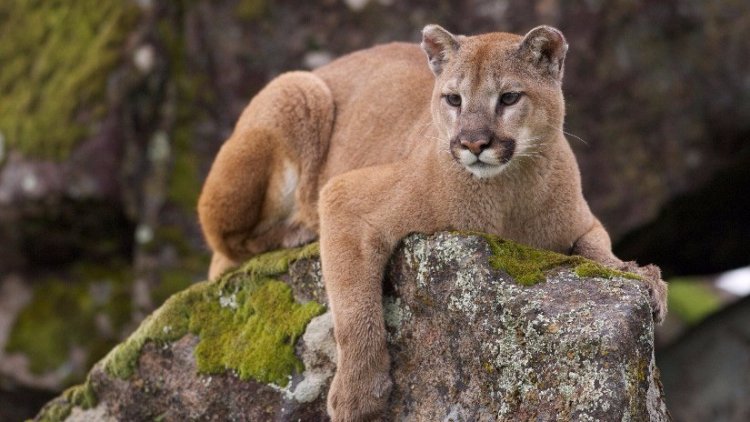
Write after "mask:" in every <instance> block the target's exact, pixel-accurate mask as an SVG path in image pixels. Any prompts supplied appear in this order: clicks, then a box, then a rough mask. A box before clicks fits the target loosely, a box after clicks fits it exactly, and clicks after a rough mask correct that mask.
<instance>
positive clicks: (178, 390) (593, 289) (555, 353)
mask: <svg viewBox="0 0 750 422" xmlns="http://www.w3.org/2000/svg"><path fill="white" fill-rule="evenodd" d="M491 254H492V252H491V250H490V248H489V246H488V244H487V242H486V241H485V240H484V239H483V238H482V237H477V236H464V235H453V234H446V233H442V234H437V235H433V236H424V235H413V236H411V237H409V238H407V239H406V240H405V241H404V243H403V246H402V247H401V249H400V250H399V251H398V252H397V253H396V254H395V256H394V259H393V260H392V262H391V265H390V267H389V271H388V276H387V281H386V285H387V286H388V287H387V291H386V297H385V299H384V305H385V307H386V324H387V326H388V329H389V333H388V335H389V344H390V351H391V356H392V359H393V365H392V371H391V373H392V376H393V379H394V390H393V394H392V396H391V404H390V407H389V410H388V415H387V417H388V419H389V420H454V421H458V420H487V421H490V420H528V419H537V418H540V419H541V420H551V419H556V418H563V419H567V420H591V421H593V420H606V421H608V420H612V421H620V420H651V421H666V420H669V415H668V412H667V410H666V406H665V404H664V401H663V394H662V391H661V386H660V383H659V378H658V372H657V370H656V367H655V363H654V358H653V324H652V321H651V312H650V309H649V305H648V300H647V297H646V292H645V289H644V288H643V287H641V286H640V284H639V283H638V282H637V281H634V280H629V279H624V278H614V279H604V278H593V279H590V278H588V279H587V278H584V279H582V278H579V277H578V276H576V275H575V273H574V272H572V271H571V269H569V268H557V269H554V270H552V271H550V272H549V273H548V274H547V281H546V282H542V283H539V284H536V285H533V286H528V287H525V286H521V285H519V284H517V283H516V282H515V281H514V280H513V279H512V278H510V276H508V275H507V274H506V273H505V272H504V271H503V270H501V269H494V268H492V267H491V266H490V265H489V262H488V259H489V257H490V255H491ZM316 263H317V260H315V259H306V260H302V261H298V262H296V263H292V264H291V266H290V268H291V271H290V272H289V275H287V276H284V277H286V279H287V280H288V281H289V282H290V283H292V284H298V285H300V284H304V286H302V287H301V288H295V289H293V290H294V291H295V293H296V294H297V296H298V298H300V297H310V296H317V295H319V294H320V293H322V286H321V280H320V278H319V270H318V269H317V268H318V267H317V265H316ZM302 268H307V269H308V270H309V272H307V273H304V275H303V272H301V271H300V270H301V269H302ZM312 280H315V281H314V282H311V281H312ZM209 296H210V295H207V296H205V298H204V300H215V299H209ZM164 313H167V312H166V311H165V312H164ZM159 315H162V314H155V316H152V318H157V319H158V318H162V317H163V315H162V316H159ZM152 323H153V321H152ZM250 341H252V339H250ZM197 343H198V338H197V337H195V336H193V335H187V336H184V337H182V338H180V339H178V340H176V341H172V342H165V343H153V342H147V343H146V345H145V347H143V349H142V350H141V352H140V356H139V357H138V358H137V362H138V366H137V368H136V370H135V372H134V373H133V375H132V376H131V377H130V378H127V379H118V378H116V377H113V376H112V375H110V374H109V373H107V370H106V367H107V365H108V364H107V363H106V360H105V361H103V362H101V363H100V364H98V365H96V366H95V368H94V370H93V371H92V373H91V374H90V378H89V384H88V386H89V387H90V388H91V389H92V391H93V395H95V396H96V400H95V401H94V402H90V403H89V404H88V405H83V406H81V407H74V408H73V411H72V412H70V413H69V415H70V416H69V417H70V418H71V419H69V420H85V418H91V417H94V416H96V417H98V418H104V419H106V418H114V419H116V420H147V419H152V418H156V417H161V418H162V420H185V419H189V420H247V421H252V420H270V419H277V420H289V421H293V420H294V421H296V420H325V419H326V416H325V396H326V393H327V389H328V385H329V382H330V379H331V376H332V375H333V370H334V364H333V362H335V342H334V340H333V332H332V319H331V318H330V313H325V314H323V315H321V316H318V317H316V318H314V319H313V320H312V321H311V322H310V324H309V325H308V326H307V329H306V331H305V333H304V335H303V336H302V339H301V341H300V342H299V344H298V345H297V354H298V356H300V358H301V359H302V361H303V362H304V364H305V369H304V372H302V373H294V374H292V376H291V382H290V383H289V385H288V386H286V387H284V388H282V387H278V386H273V385H264V384H261V383H258V382H255V381H252V380H249V381H242V380H240V379H238V378H237V376H236V375H235V374H233V372H232V371H231V368H230V370H228V371H227V372H225V373H222V374H214V375H205V374H199V373H198V371H197V369H196V368H197V366H196V364H195V361H194V360H195V358H194V350H195V348H196V345H197ZM108 359H109V357H108ZM68 397H71V396H68ZM67 402H68V404H70V402H71V399H67ZM65 403H66V399H65V398H59V399H56V401H54V402H52V403H51V404H49V405H48V406H47V407H46V408H45V410H44V411H43V413H42V414H40V415H39V416H38V419H40V420H41V419H43V418H44V417H45V416H47V415H49V414H51V413H52V411H53V410H54V409H55V406H59V405H60V404H65ZM82 407H88V408H87V409H83V408H82ZM76 418H78V419H76Z"/></svg>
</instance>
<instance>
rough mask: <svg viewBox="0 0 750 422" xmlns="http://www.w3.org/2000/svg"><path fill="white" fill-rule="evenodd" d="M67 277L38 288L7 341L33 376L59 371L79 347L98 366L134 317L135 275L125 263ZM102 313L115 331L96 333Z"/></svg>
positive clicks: (85, 269)
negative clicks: (131, 283)
mask: <svg viewBox="0 0 750 422" xmlns="http://www.w3.org/2000/svg"><path fill="white" fill-rule="evenodd" d="M68 273H69V278H68V279H67V280H64V279H57V278H50V279H47V280H44V281H42V282H41V283H39V284H38V285H36V286H35V288H34V296H33V299H32V300H31V302H30V303H29V304H28V305H27V306H26V307H25V308H24V309H23V310H22V311H21V313H20V314H19V315H18V318H16V321H15V323H14V325H13V327H12V330H11V333H10V335H9V337H8V342H7V344H6V350H7V351H8V352H19V353H23V354H24V355H25V356H26V357H27V358H28V359H29V369H30V370H31V371H32V372H34V373H38V374H41V373H45V372H48V371H52V370H55V369H57V368H58V367H59V366H60V365H62V364H64V363H65V362H66V361H68V359H69V355H70V352H71V350H72V348H73V347H74V346H75V347H82V348H84V350H86V352H87V355H88V360H89V362H90V363H93V362H95V361H96V360H98V359H100V358H101V357H102V356H103V355H104V353H106V352H107V351H108V350H109V349H110V348H111V347H112V346H114V344H116V342H117V333H116V332H117V330H118V329H119V328H121V327H123V326H124V324H125V323H126V322H127V321H128V319H129V312H130V301H129V298H130V295H129V284H128V283H129V280H130V279H131V275H130V272H129V271H128V269H127V268H126V267H125V266H124V265H121V264H120V265H118V264H113V265H111V266H107V267H105V266H82V265H80V266H77V267H74V268H73V269H71V270H70V271H69V272H68ZM101 314H103V315H106V317H107V318H108V319H109V321H110V325H111V326H112V328H113V331H115V332H114V333H100V332H99V331H98V330H97V327H96V324H95V319H96V316H97V315H101ZM79 377H80V375H79ZM79 380H80V378H79V379H78V380H76V379H75V378H74V379H71V381H73V382H74V381H79Z"/></svg>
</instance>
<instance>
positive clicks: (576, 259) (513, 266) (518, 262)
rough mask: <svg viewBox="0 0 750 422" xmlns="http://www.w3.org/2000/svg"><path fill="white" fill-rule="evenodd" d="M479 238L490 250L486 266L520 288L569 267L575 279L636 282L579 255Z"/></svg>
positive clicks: (502, 240) (632, 277) (633, 276)
mask: <svg viewBox="0 0 750 422" xmlns="http://www.w3.org/2000/svg"><path fill="white" fill-rule="evenodd" d="M481 236H482V237H484V239H486V240H487V242H488V243H489V245H490V248H491V249H492V257H490V264H491V265H492V266H493V267H494V268H495V269H500V270H503V271H505V272H507V273H508V275H510V276H511V277H513V279H514V280H516V282H517V283H519V284H522V285H524V286H530V285H534V284H536V283H540V282H542V281H545V280H546V277H545V275H544V273H545V271H548V270H551V269H553V268H557V267H561V266H565V267H573V271H574V272H575V273H576V275H578V276H579V277H601V278H613V277H625V278H630V279H639V277H638V276H637V275H635V274H632V273H626V272H623V271H617V270H612V269H610V268H607V267H605V266H603V265H601V264H598V263H596V262H594V261H591V260H588V259H586V258H583V257H581V256H577V255H572V256H570V255H563V254H559V253H556V252H550V251H545V250H540V249H535V248H532V247H530V246H525V245H521V244H519V243H516V242H513V241H510V240H504V239H500V238H498V237H496V236H491V235H486V234H481Z"/></svg>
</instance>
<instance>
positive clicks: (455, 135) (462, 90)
mask: <svg viewBox="0 0 750 422" xmlns="http://www.w3.org/2000/svg"><path fill="white" fill-rule="evenodd" d="M422 35H423V38H422V48H423V49H424V51H425V52H426V53H427V57H428V62H429V66H430V68H431V69H432V72H433V73H434V74H435V88H434V91H433V97H432V117H433V122H434V124H435V125H436V127H437V129H438V131H439V133H440V142H442V143H443V145H441V148H444V149H447V150H448V151H450V153H451V154H452V155H453V157H454V158H455V160H456V161H458V162H459V163H460V164H461V165H463V166H464V167H465V168H466V169H467V170H468V171H470V172H471V173H472V174H473V175H474V176H476V177H478V178H490V177H493V176H496V175H498V174H500V173H501V172H502V171H503V169H504V168H505V167H507V166H508V165H509V164H511V163H512V162H514V160H515V161H518V160H519V159H520V158H521V157H535V156H539V154H540V153H541V150H542V149H543V148H544V143H545V142H548V141H549V140H550V139H552V138H554V137H555V136H557V133H556V132H558V131H561V130H562V119H563V116H564V113H565V112H564V108H565V106H564V102H563V97H562V90H561V82H562V76H563V62H564V60H565V52H566V51H567V49H568V45H567V43H566V42H565V38H564V37H563V35H562V33H561V32H560V31H558V30H557V29H554V28H551V27H548V26H540V27H537V28H535V29H532V30H531V31H530V32H529V33H528V34H526V35H525V36H523V37H521V36H519V35H514V34H506V33H490V34H484V35H479V36H471V37H467V36H462V35H453V34H451V33H450V32H448V31H446V30H445V29H443V28H441V27H440V26H438V25H428V26H427V27H425V28H424V30H423V31H422Z"/></svg>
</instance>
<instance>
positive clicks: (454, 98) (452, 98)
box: [445, 94, 461, 107]
mask: <svg viewBox="0 0 750 422" xmlns="http://www.w3.org/2000/svg"><path fill="white" fill-rule="evenodd" d="M445 101H446V102H447V103H448V105H450V106H451V107H461V96H460V95H458V94H448V95H446V96H445Z"/></svg>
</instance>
